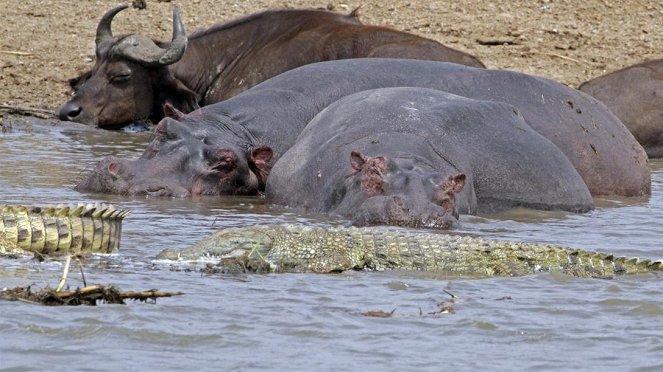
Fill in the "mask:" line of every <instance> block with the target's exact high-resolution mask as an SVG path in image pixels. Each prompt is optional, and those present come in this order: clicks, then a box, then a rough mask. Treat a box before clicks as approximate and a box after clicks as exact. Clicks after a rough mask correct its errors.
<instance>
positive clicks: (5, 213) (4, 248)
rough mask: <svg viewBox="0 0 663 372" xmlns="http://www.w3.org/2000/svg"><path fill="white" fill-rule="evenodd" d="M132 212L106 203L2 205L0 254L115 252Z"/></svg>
mask: <svg viewBox="0 0 663 372" xmlns="http://www.w3.org/2000/svg"><path fill="white" fill-rule="evenodd" d="M128 214H129V210H118V209H115V208H114V207H113V206H110V205H105V204H88V205H78V206H57V207H26V206H11V205H0V255H4V256H13V255H26V254H41V255H66V254H76V253H111V252H113V251H115V250H117V249H118V248H119V246H120V236H121V234H122V220H123V219H124V218H125V217H126V216H127V215H128Z"/></svg>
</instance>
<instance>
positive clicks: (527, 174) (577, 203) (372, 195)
mask: <svg viewBox="0 0 663 372" xmlns="http://www.w3.org/2000/svg"><path fill="white" fill-rule="evenodd" d="M266 198H267V201H268V202H270V203H275V204H280V205H287V206H292V207H298V208H302V209H305V210H307V211H309V212H314V213H332V214H338V215H341V216H344V217H347V218H349V219H351V220H352V222H353V224H355V225H358V226H365V225H397V226H409V227H432V228H448V227H450V226H451V225H452V224H453V222H454V221H455V217H457V213H458V212H460V213H463V214H475V213H481V212H493V211H499V210H503V209H506V208H511V207H517V206H523V207H530V208H537V209H546V210H548V209H563V210H568V211H574V212H585V211H588V210H590V209H592V208H593V201H592V197H591V195H590V193H589V190H588V189H587V186H586V185H585V183H584V182H583V180H582V177H580V175H579V174H578V172H577V171H576V169H575V168H574V167H573V165H572V164H571V162H570V161H569V160H568V159H567V158H566V156H565V155H564V154H563V153H562V151H560V150H559V148H557V146H555V145H554V144H553V143H551V142H550V141H548V140H547V139H546V138H544V137H543V136H541V135H540V134H539V133H537V132H536V131H534V130H533V129H532V128H531V127H530V126H529V125H527V123H526V122H525V120H524V119H523V117H522V115H521V114H520V112H519V111H518V110H517V109H516V108H515V107H513V106H511V105H508V104H505V103H501V102H492V101H482V100H474V99H469V98H464V97H459V96H456V95H453V94H449V93H446V92H442V91H438V90H432V89H425V88H383V89H376V90H367V91H363V92H359V93H355V94H352V95H349V96H346V97H344V98H342V99H340V100H338V101H336V102H335V103H333V104H331V105H330V106H328V107H327V108H326V109H324V110H323V111H322V112H320V113H319V114H318V115H317V116H316V117H315V118H314V119H313V120H311V122H310V123H309V124H308V125H307V126H306V128H305V129H304V131H303V132H302V134H301V135H300V136H299V137H298V139H297V141H296V143H295V145H294V146H293V147H292V148H290V150H288V151H287V152H286V153H285V154H284V155H283V156H282V157H281V158H280V160H279V161H278V162H277V163H276V164H275V165H274V167H273V169H272V171H271V173H270V176H269V179H268V180H267V188H266Z"/></svg>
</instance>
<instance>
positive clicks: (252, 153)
mask: <svg viewBox="0 0 663 372" xmlns="http://www.w3.org/2000/svg"><path fill="white" fill-rule="evenodd" d="M272 155H273V152H272V148H271V147H269V146H260V147H256V148H252V149H251V150H249V157H248V158H249V167H250V168H251V170H252V171H253V173H255V175H256V177H257V178H258V182H259V183H260V188H261V189H263V190H264V188H265V183H266V182H267V176H268V175H269V170H270V169H271V167H270V165H269V162H270V160H272Z"/></svg>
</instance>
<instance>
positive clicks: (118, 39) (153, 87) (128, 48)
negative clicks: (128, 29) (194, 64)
mask: <svg viewBox="0 0 663 372" xmlns="http://www.w3.org/2000/svg"><path fill="white" fill-rule="evenodd" d="M127 7H128V5H126V4H125V5H120V6H118V7H116V8H113V9H111V10H110V11H109V12H108V13H106V14H105V15H104V16H103V17H102V18H101V21H100V22H99V25H98V27H97V35H96V50H95V54H96V61H95V65H94V66H93V68H92V69H91V70H90V71H87V72H85V73H83V74H82V75H81V76H79V77H77V78H74V79H71V80H69V84H70V85H71V88H72V89H73V90H74V95H73V96H72V97H71V99H70V100H69V101H68V102H67V103H65V104H64V105H63V106H62V107H61V108H60V112H59V117H60V120H63V121H75V122H78V123H83V124H89V125H96V126H99V127H101V128H105V129H118V128H121V127H123V126H125V125H127V124H129V123H131V122H134V121H141V120H146V119H149V120H152V121H154V122H156V121H158V120H160V119H161V118H162V117H163V115H162V113H161V105H162V104H163V103H164V102H165V101H170V102H172V103H174V104H176V105H177V106H178V107H179V108H180V109H181V110H184V111H187V112H188V111H191V110H192V109H194V108H196V107H197V97H196V93H194V92H193V91H191V90H189V89H188V88H186V87H185V86H184V85H183V84H182V83H181V82H180V81H179V80H177V79H176V78H175V77H174V75H173V74H172V72H171V71H170V70H169V68H168V66H169V65H172V64H174V63H176V62H178V61H179V60H180V59H181V58H182V57H183V55H184V52H185V50H186V46H187V37H186V34H185V31H184V25H183V24H182V20H181V18H180V14H179V10H178V9H177V7H175V9H174V10H173V38H172V40H171V42H170V43H169V44H164V43H159V45H157V43H155V42H154V41H153V40H152V39H150V38H148V37H147V36H144V35H140V34H132V35H123V36H113V33H112V32H111V22H112V20H113V18H114V17H115V15H116V14H117V13H118V12H120V11H122V10H123V9H126V8H127ZM160 45H163V46H165V47H163V48H162V47H161V46H160Z"/></svg>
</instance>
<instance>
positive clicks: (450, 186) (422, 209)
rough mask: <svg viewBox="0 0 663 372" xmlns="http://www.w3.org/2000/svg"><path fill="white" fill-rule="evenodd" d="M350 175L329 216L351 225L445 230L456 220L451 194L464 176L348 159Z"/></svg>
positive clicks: (401, 161)
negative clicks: (345, 218)
mask: <svg viewBox="0 0 663 372" xmlns="http://www.w3.org/2000/svg"><path fill="white" fill-rule="evenodd" d="M350 163H351V170H350V172H349V174H348V176H347V178H346V179H345V181H344V187H343V192H341V193H339V194H338V195H335V198H336V206H335V207H334V208H333V210H332V211H333V212H335V213H338V214H340V215H344V216H348V217H352V218H353V221H352V223H353V225H355V226H370V225H393V226H403V227H427V228H439V229H448V228H450V227H451V226H452V225H453V224H454V223H455V222H456V221H457V219H458V212H457V210H456V208H455V202H454V195H455V193H457V192H459V191H460V190H462V188H463V186H464V185H465V175H464V174H455V175H451V176H448V177H446V178H445V177H444V176H442V175H441V174H440V173H439V172H434V171H430V170H425V169H424V168H422V167H420V166H418V165H417V164H416V163H415V161H414V160H413V159H412V158H389V157H386V156H376V157H368V156H365V155H363V154H361V153H359V152H358V151H352V153H351V155H350Z"/></svg>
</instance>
